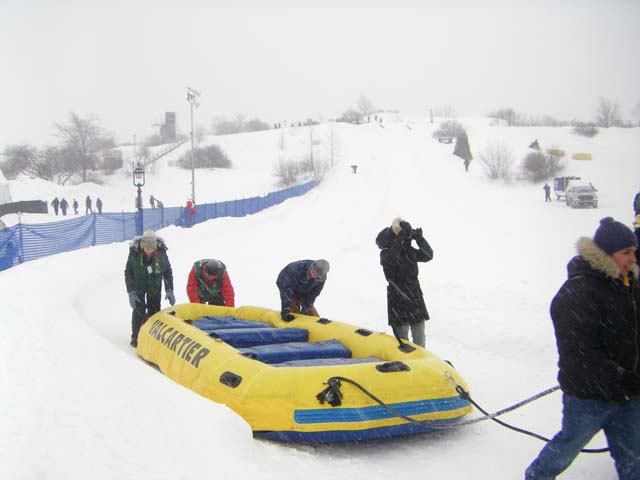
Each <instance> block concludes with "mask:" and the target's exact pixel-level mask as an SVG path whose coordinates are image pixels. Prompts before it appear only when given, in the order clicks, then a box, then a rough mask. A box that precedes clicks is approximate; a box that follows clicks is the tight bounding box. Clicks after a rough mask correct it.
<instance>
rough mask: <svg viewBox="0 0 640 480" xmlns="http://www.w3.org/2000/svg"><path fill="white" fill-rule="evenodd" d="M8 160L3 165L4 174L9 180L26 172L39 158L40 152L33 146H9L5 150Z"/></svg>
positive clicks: (25, 144)
mask: <svg viewBox="0 0 640 480" xmlns="http://www.w3.org/2000/svg"><path fill="white" fill-rule="evenodd" d="M4 156H5V157H6V160H5V161H4V162H3V163H2V172H3V173H4V175H5V177H7V178H8V179H9V180H12V179H14V178H16V177H17V176H18V175H20V174H21V173H23V172H26V171H27V169H28V168H29V166H30V165H31V164H32V163H33V162H34V161H35V159H36V158H37V156H38V150H37V149H36V147H34V146H33V145H30V144H27V143H23V144H17V145H9V146H7V147H6V148H5V149H4Z"/></svg>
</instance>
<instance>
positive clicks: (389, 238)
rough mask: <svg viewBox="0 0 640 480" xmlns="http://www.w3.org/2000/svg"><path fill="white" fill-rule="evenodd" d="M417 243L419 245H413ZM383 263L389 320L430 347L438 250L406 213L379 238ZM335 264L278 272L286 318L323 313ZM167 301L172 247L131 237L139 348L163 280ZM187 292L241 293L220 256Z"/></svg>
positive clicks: (224, 299)
mask: <svg viewBox="0 0 640 480" xmlns="http://www.w3.org/2000/svg"><path fill="white" fill-rule="evenodd" d="M414 241H415V244H416V247H414V246H413V245H412V242H414ZM376 243H377V245H378V247H379V248H380V250H381V252H380V264H381V265H382V269H383V272H384V275H385V278H386V279H387V281H388V283H389V285H388V287H387V316H388V323H389V325H390V326H391V328H392V329H393V333H394V335H395V336H396V338H397V339H398V340H399V341H400V342H401V341H402V340H409V332H411V338H412V340H413V342H414V343H416V344H417V345H420V346H422V347H424V346H425V321H426V320H428V319H429V314H428V312H427V308H426V305H425V302H424V298H423V294H422V290H421V288H420V282H419V280H418V262H428V261H430V260H431V259H432V258H433V250H432V249H431V246H430V245H429V243H428V242H427V241H426V240H425V238H424V236H423V235H422V229H421V228H417V229H413V228H412V227H411V224H410V223H409V222H407V221H405V220H403V219H402V218H400V217H397V218H394V219H393V221H392V223H391V226H390V227H385V228H384V229H383V230H382V231H381V232H380V233H379V234H378V236H377V238H376ZM329 269H330V264H329V262H328V261H327V260H325V259H316V260H310V259H305V260H297V261H294V262H291V263H289V264H288V265H286V266H285V267H284V268H283V269H282V270H281V271H280V272H279V274H278V277H277V279H276V286H277V287H278V290H279V292H280V316H281V318H282V320H284V321H286V322H289V321H292V320H294V319H295V316H294V315H293V314H294V313H300V314H304V315H312V316H320V315H319V313H318V310H317V308H316V307H315V301H316V299H317V298H318V296H319V295H320V293H321V292H322V289H323V288H324V285H325V281H326V279H327V274H328V273H329ZM163 283H164V288H165V299H167V300H168V301H169V303H170V304H171V305H173V304H174V303H175V295H174V292H173V271H172V269H171V263H170V261H169V257H168V256H167V246H166V244H165V243H164V241H163V240H162V239H161V238H159V237H158V236H157V235H156V234H155V232H153V231H152V230H147V231H145V232H144V234H143V235H142V236H140V237H136V238H134V239H133V240H132V241H131V244H130V246H129V256H128V259H127V264H126V267H125V285H126V288H127V294H128V296H129V304H130V306H131V308H132V310H133V312H132V317H131V342H130V343H131V345H132V346H134V347H135V346H137V340H138V333H139V331H140V327H141V326H142V324H143V323H144V322H145V321H146V319H147V318H149V317H150V316H152V315H153V314H155V313H156V312H158V311H159V310H160V301H161V291H162V284H163ZM187 296H188V298H189V301H190V302H192V303H207V304H210V305H225V306H228V307H233V306H235V292H234V289H233V285H232V283H231V278H230V276H229V273H228V271H227V268H226V265H225V264H224V263H223V262H222V261H221V260H218V259H202V260H198V261H196V262H195V263H194V264H193V266H192V268H191V271H190V272H189V277H188V280H187Z"/></svg>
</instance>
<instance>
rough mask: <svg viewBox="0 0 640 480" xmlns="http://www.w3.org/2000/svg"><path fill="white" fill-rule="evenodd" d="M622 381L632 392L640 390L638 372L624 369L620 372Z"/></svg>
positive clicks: (639, 375)
mask: <svg viewBox="0 0 640 480" xmlns="http://www.w3.org/2000/svg"><path fill="white" fill-rule="evenodd" d="M622 383H623V385H624V386H625V389H627V390H630V391H632V392H640V374H637V373H635V372H632V371H631V370H625V371H624V373H623V374H622Z"/></svg>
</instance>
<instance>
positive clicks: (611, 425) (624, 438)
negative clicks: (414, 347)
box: [525, 217, 640, 480]
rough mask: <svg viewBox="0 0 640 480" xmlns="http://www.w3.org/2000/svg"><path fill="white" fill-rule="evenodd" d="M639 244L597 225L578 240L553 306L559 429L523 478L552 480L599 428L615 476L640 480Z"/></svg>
mask: <svg viewBox="0 0 640 480" xmlns="http://www.w3.org/2000/svg"><path fill="white" fill-rule="evenodd" d="M637 246H638V244H637V240H636V237H635V235H634V233H633V232H632V231H631V230H630V229H629V228H628V227H627V226H626V225H624V224H622V223H620V222H616V221H614V220H613V218H611V217H606V218H603V219H602V220H600V226H599V227H598V229H597V230H596V233H595V235H594V237H593V239H590V238H587V237H583V238H581V239H580V240H578V244H577V247H578V255H577V256H575V257H573V258H572V259H571V261H570V262H569V264H568V266H567V270H568V280H566V281H565V283H564V284H563V285H562V287H560V290H559V291H558V293H557V294H556V296H555V297H554V298H553V300H552V302H551V318H552V320H553V326H554V329H555V334H556V344H557V347H558V356H559V361H558V367H559V373H558V382H559V383H560V388H561V389H562V392H563V396H562V403H563V412H562V415H563V418H562V429H561V431H560V432H559V433H558V434H557V435H556V436H555V437H553V439H552V440H551V441H550V442H549V443H547V445H546V446H545V447H544V448H543V449H542V451H541V452H540V454H539V455H538V457H537V458H536V459H535V460H534V461H533V463H532V464H531V465H530V466H529V467H528V468H527V470H526V473H525V478H526V480H543V479H545V480H546V479H553V478H556V476H557V475H559V474H560V473H561V472H563V471H564V470H565V469H566V468H568V467H569V465H570V464H571V463H572V462H573V460H574V459H575V458H576V457H577V455H578V454H579V453H580V451H581V450H582V449H583V448H584V446H585V445H586V444H587V443H588V442H589V441H590V440H591V439H592V438H593V436H594V435H595V434H596V433H598V432H599V431H600V430H603V431H604V434H605V437H606V438H607V443H608V445H609V450H610V454H611V456H612V457H613V459H614V461H615V466H616V470H617V472H618V478H620V479H622V480H634V479H640V428H638V426H639V425H640V328H639V325H640V309H639V308H638V306H639V305H640V286H639V285H638V266H637V264H636V248H637Z"/></svg>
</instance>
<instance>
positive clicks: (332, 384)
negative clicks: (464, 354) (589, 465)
mask: <svg viewBox="0 0 640 480" xmlns="http://www.w3.org/2000/svg"><path fill="white" fill-rule="evenodd" d="M445 376H446V377H447V380H449V381H450V382H452V383H453V385H454V386H455V389H456V392H458V395H460V398H462V399H463V400H467V401H468V402H469V403H470V404H471V405H473V406H474V407H475V408H477V409H478V410H479V411H480V412H481V413H482V414H483V415H484V416H483V417H477V418H474V419H471V420H466V421H464V422H457V423H451V424H448V425H441V424H436V423H435V422H434V421H433V420H422V421H421V420H416V419H414V418H411V417H408V416H406V415H403V414H402V413H400V412H398V411H397V410H394V409H393V408H391V407H390V406H389V405H387V404H386V403H384V402H383V401H382V400H380V399H379V398H378V397H376V396H375V395H374V394H373V393H371V392H370V391H368V390H367V389H366V388H364V387H363V386H362V385H360V384H359V383H358V382H356V381H355V380H351V379H350V378H346V377H340V376H335V377H331V378H329V380H327V383H325V385H328V386H327V388H325V389H324V390H323V391H322V392H320V393H318V395H316V398H317V399H318V401H319V402H320V403H321V404H323V403H324V402H327V403H329V405H331V406H332V407H338V406H340V405H341V404H342V392H341V391H340V387H341V383H340V382H341V381H342V382H345V383H350V384H351V385H353V386H354V387H356V388H358V389H359V390H360V391H361V392H362V393H364V394H365V395H366V396H367V397H369V398H371V399H372V400H373V401H374V402H376V403H377V404H378V405H380V406H381V407H382V408H384V409H385V410H386V411H387V412H389V413H390V414H391V415H393V416H394V417H397V418H401V419H403V420H405V421H407V422H409V423H412V424H414V425H419V426H421V427H422V428H425V429H433V430H449V429H453V428H459V427H463V426H466V425H471V424H474V423H479V422H483V421H485V420H493V421H494V422H496V423H498V424H499V425H502V426H503V427H505V428H508V429H510V430H513V431H515V432H518V433H522V434H524V435H529V436H530V437H533V438H537V439H538V440H542V441H543V442H549V441H550V439H549V438H546V437H543V436H542V435H539V434H537V433H534V432H530V431H528V430H524V429H522V428H518V427H514V426H513V425H510V424H508V423H506V422H503V421H502V420H498V419H497V418H496V417H499V416H500V415H504V414H505V413H508V412H511V411H513V410H516V409H517V408H520V407H522V406H524V405H526V404H528V403H531V402H533V401H534V400H537V399H539V398H542V397H544V396H545V395H549V394H550V393H553V392H555V391H556V390H558V389H560V387H559V386H557V385H556V386H555V387H551V388H548V389H546V390H544V391H542V392H540V393H537V394H535V395H533V396H531V397H529V398H526V399H524V400H522V401H521V402H518V403H516V404H514V405H511V406H509V407H506V408H503V409H502V410H498V411H497V412H494V413H489V412H487V411H486V410H485V409H483V408H482V407H481V406H480V405H478V404H477V403H476V402H475V401H474V400H473V399H472V398H471V395H470V394H469V392H467V391H466V390H465V389H464V388H462V386H461V385H460V384H459V383H458V382H456V381H455V379H454V378H453V376H452V375H451V374H450V373H449V372H446V373H445ZM608 451H609V449H608V448H584V449H582V450H581V452H582V453H605V452H608Z"/></svg>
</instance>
